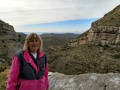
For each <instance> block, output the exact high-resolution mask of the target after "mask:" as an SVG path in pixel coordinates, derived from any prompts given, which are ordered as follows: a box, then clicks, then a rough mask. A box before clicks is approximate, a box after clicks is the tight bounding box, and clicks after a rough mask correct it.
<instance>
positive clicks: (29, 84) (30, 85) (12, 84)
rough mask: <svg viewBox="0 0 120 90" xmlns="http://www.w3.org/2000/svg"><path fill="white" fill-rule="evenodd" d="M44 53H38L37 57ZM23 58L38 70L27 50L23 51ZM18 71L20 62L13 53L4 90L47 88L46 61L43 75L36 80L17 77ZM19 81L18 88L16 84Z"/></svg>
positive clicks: (37, 89)
mask: <svg viewBox="0 0 120 90" xmlns="http://www.w3.org/2000/svg"><path fill="white" fill-rule="evenodd" d="M43 55H44V53H43V52H41V53H40V54H39V57H42V56H43ZM24 59H25V61H26V62H27V63H30V64H31V66H32V67H33V68H34V69H35V70H36V73H37V72H38V68H37V66H36V65H35V63H34V61H33V60H32V58H31V56H30V55H29V52H28V51H26V50H25V51H24ZM19 73H20V63H19V60H18V58H17V56H15V55H13V57H12V65H11V68H10V73H9V77H8V81H7V86H6V90H48V87H49V82H48V63H47V64H46V69H45V72H44V76H43V77H42V78H41V79H38V80H24V79H21V78H19ZM18 83H20V88H19V89H17V88H16V87H17V85H18Z"/></svg>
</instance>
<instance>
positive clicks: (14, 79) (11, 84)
mask: <svg viewBox="0 0 120 90" xmlns="http://www.w3.org/2000/svg"><path fill="white" fill-rule="evenodd" d="M19 73H20V63H19V60H18V58H17V56H15V55H14V56H13V57H12V65H11V67H10V72H9V76H8V81H7V86H6V90H17V85H18V81H19V80H18V79H19V78H18V76H19Z"/></svg>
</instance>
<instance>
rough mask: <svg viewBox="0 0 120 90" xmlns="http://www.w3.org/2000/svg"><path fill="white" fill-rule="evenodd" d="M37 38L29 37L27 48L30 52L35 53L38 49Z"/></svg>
mask: <svg viewBox="0 0 120 90" xmlns="http://www.w3.org/2000/svg"><path fill="white" fill-rule="evenodd" d="M39 45H40V43H39V40H38V39H31V40H29V42H28V48H29V50H30V52H31V53H37V51H38V49H39Z"/></svg>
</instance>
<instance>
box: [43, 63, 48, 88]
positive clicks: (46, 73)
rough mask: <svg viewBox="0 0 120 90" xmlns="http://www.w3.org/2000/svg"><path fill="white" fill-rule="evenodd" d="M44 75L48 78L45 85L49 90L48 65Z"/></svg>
mask: <svg viewBox="0 0 120 90" xmlns="http://www.w3.org/2000/svg"><path fill="white" fill-rule="evenodd" d="M44 75H45V77H46V79H45V84H46V88H47V90H48V88H49V80H48V63H47V64H46V68H45V72H44Z"/></svg>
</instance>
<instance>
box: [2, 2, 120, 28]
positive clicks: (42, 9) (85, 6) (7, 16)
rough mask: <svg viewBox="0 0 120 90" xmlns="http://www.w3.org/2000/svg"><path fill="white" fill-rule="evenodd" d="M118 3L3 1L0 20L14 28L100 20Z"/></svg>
mask: <svg viewBox="0 0 120 90" xmlns="http://www.w3.org/2000/svg"><path fill="white" fill-rule="evenodd" d="M119 3H120V0H3V1H2V3H0V19H2V20H3V21H5V22H7V23H9V24H11V25H13V26H16V25H24V24H36V23H46V22H54V21H64V20H73V19H87V18H100V17H102V16H103V15H104V14H105V13H107V12H109V11H110V10H112V9H113V8H115V7H116V6H117V5H118V4H119Z"/></svg>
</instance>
